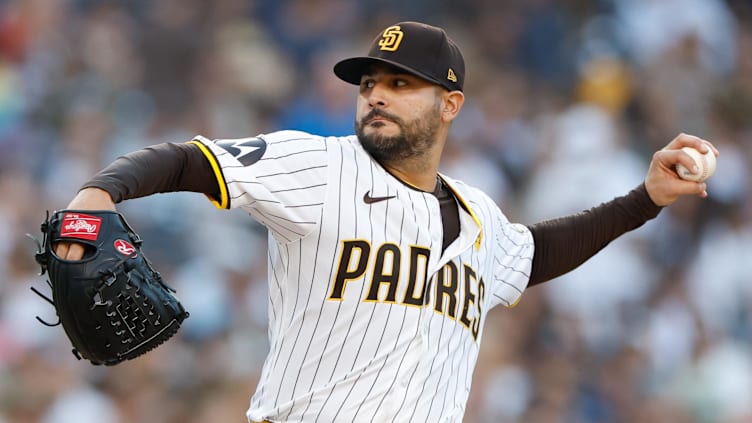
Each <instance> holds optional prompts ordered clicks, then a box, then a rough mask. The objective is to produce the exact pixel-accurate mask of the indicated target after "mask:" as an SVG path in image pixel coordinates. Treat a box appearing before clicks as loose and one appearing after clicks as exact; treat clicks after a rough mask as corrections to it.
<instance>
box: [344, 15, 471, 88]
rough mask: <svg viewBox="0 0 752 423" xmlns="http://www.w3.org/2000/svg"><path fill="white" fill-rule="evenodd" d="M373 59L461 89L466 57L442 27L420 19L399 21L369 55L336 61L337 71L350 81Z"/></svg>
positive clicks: (356, 79)
mask: <svg viewBox="0 0 752 423" xmlns="http://www.w3.org/2000/svg"><path fill="white" fill-rule="evenodd" d="M374 62H383V63H388V64H391V65H394V66H397V67H399V68H401V69H404V70H405V71H407V72H409V73H412V74H414V75H417V76H419V77H421V78H424V79H426V80H428V81H431V82H433V83H435V84H438V85H441V86H442V87H444V88H446V89H448V90H450V91H454V90H459V91H462V86H463V83H464V79H465V61H464V59H463V58H462V52H461V51H460V49H459V47H457V45H456V44H455V43H454V41H452V40H451V39H450V38H449V37H448V36H447V34H446V32H444V30H443V29H441V28H438V27H435V26H431V25H426V24H424V23H420V22H400V23H398V24H395V25H392V26H390V27H388V28H386V29H384V31H382V32H381V34H379V35H378V36H377V37H376V39H374V41H373V42H372V43H371V48H370V50H369V52H368V56H363V57H352V58H349V59H345V60H342V61H340V62H339V63H337V64H336V65H334V73H335V74H336V75H337V76H338V77H339V78H341V79H342V80H344V81H346V82H349V83H351V84H356V85H358V84H360V79H361V77H362V76H363V74H364V73H365V72H366V71H367V70H368V67H369V66H370V65H371V64H373V63H374Z"/></svg>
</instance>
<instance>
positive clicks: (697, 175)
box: [676, 147, 716, 182]
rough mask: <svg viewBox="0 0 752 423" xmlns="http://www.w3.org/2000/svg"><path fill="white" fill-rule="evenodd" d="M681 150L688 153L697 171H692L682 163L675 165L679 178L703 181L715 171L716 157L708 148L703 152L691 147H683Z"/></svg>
mask: <svg viewBox="0 0 752 423" xmlns="http://www.w3.org/2000/svg"><path fill="white" fill-rule="evenodd" d="M682 151H684V152H685V153H687V154H689V156H690V157H692V160H694V162H695V166H697V172H692V170H691V169H687V168H686V167H685V166H683V165H682V164H677V165H676V173H677V174H678V175H679V177H680V178H682V179H684V180H687V181H695V182H703V181H706V180H708V179H709V178H710V177H711V176H713V173H715V165H716V159H715V154H713V151H712V150H711V149H710V148H708V152H707V153H705V154H703V153H700V152H699V151H698V150H696V149H694V148H692V147H683V148H682Z"/></svg>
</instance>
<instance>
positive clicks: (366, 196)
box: [363, 191, 397, 204]
mask: <svg viewBox="0 0 752 423" xmlns="http://www.w3.org/2000/svg"><path fill="white" fill-rule="evenodd" d="M395 197H397V196H396V195H388V196H385V197H371V191H366V193H365V194H363V201H364V202H365V203H366V204H373V203H378V202H379V201H386V200H391V199H392V198H395Z"/></svg>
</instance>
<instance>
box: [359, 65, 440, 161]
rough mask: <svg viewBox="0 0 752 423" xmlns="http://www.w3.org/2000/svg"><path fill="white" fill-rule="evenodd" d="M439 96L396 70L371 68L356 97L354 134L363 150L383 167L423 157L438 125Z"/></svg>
mask: <svg viewBox="0 0 752 423" xmlns="http://www.w3.org/2000/svg"><path fill="white" fill-rule="evenodd" d="M441 92H442V89H441V88H440V87H438V86H436V85H434V84H432V83H430V82H428V81H426V80H424V79H422V78H419V77H416V76H413V75H410V74H406V73H401V71H399V70H398V69H397V68H394V67H389V66H378V67H374V68H373V69H372V70H371V72H369V73H367V74H366V75H364V76H363V78H362V79H361V83H360V95H359V96H358V109H357V114H356V118H355V133H356V134H357V136H358V139H360V142H361V144H362V145H363V147H364V148H365V149H366V151H368V152H369V153H371V155H372V156H373V157H374V158H376V160H378V161H379V162H382V163H383V162H393V161H395V160H402V159H408V158H414V157H419V156H421V155H423V154H425V153H426V152H427V151H428V150H429V149H430V148H431V147H432V146H433V145H434V143H435V141H436V134H437V132H438V130H439V127H440V125H441V113H440V110H441V95H440V93H441Z"/></svg>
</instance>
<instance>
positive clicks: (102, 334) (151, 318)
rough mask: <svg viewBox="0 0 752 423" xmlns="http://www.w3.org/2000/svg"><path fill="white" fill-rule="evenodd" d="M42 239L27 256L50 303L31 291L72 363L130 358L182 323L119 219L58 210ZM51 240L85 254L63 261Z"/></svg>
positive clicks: (177, 305) (168, 293) (172, 299)
mask: <svg viewBox="0 0 752 423" xmlns="http://www.w3.org/2000/svg"><path fill="white" fill-rule="evenodd" d="M42 234H43V236H44V238H43V241H42V245H40V246H39V251H38V252H37V254H36V256H35V258H36V261H37V262H38V263H39V264H40V265H41V266H42V273H41V274H44V273H45V272H46V273H47V274H48V275H49V279H50V282H49V285H50V287H51V288H52V298H48V297H47V296H45V295H44V294H42V293H41V292H39V291H37V290H36V289H34V288H32V290H33V291H34V292H36V293H37V294H39V295H40V296H42V297H44V298H45V299H47V301H49V302H50V303H52V305H53V306H54V307H55V311H56V312H57V315H58V317H59V318H60V323H61V324H62V326H63V329H64V330H65V334H66V335H67V336H68V339H70V341H71V344H73V354H74V355H75V356H76V357H78V358H79V359H81V358H83V359H87V360H89V361H90V362H91V363H92V364H104V365H114V364H118V363H120V362H122V361H125V360H130V359H133V358H135V357H138V356H140V355H142V354H144V353H146V352H148V351H150V350H152V349H154V348H156V347H157V346H159V345H160V344H162V343H163V342H165V341H167V340H168V339H169V338H170V337H171V336H173V335H175V334H176V333H177V331H178V329H179V328H180V324H181V323H182V322H183V320H185V319H186V318H187V317H188V312H186V311H185V309H184V308H183V306H182V305H181V304H180V302H179V301H178V300H177V298H176V297H175V296H174V295H173V294H174V292H175V291H174V290H172V289H171V288H170V287H169V286H167V284H166V283H165V282H164V281H163V280H162V277H161V275H160V274H159V272H157V271H155V270H154V269H153V268H152V266H151V263H150V262H149V261H148V260H147V258H146V257H145V256H144V253H143V251H141V238H140V237H139V236H138V234H136V233H135V232H134V231H133V230H132V229H131V228H130V226H128V223H127V222H126V221H125V218H124V217H123V216H122V215H121V214H120V213H117V212H114V211H91V210H80V211H77V210H63V211H59V212H56V213H53V215H52V216H50V217H48V219H46V220H45V221H44V222H43V223H42ZM57 242H77V243H80V244H83V245H84V246H85V247H86V249H87V253H86V254H85V255H84V257H83V258H82V259H81V260H65V259H63V258H61V257H59V256H57V255H56V254H55V251H54V245H55V244H56V243H57ZM40 321H41V319H40ZM42 323H45V322H44V321H42ZM47 324H48V323H47ZM48 325H50V324H48ZM50 326H54V325H50Z"/></svg>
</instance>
